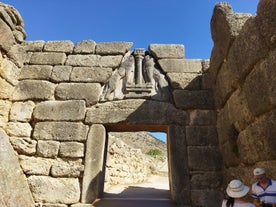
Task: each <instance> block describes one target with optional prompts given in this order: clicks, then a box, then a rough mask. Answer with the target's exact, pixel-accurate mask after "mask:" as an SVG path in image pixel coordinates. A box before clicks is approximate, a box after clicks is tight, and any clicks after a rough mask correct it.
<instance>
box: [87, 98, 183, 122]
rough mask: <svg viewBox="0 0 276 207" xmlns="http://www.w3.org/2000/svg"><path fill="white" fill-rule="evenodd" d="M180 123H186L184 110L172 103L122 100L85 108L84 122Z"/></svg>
mask: <svg viewBox="0 0 276 207" xmlns="http://www.w3.org/2000/svg"><path fill="white" fill-rule="evenodd" d="M122 121H126V122H127V123H131V124H154V125H156V124H173V123H175V124H180V125H185V123H187V114H186V112H185V111H182V110H178V109H176V108H175V107H174V106H173V105H172V104H170V103H165V102H155V101H146V100H139V99H137V100H124V101H114V102H106V103H103V104H97V105H95V106H92V107H91V108H89V109H88V110H87V114H86V118H85V122H86V123H90V124H91V123H119V122H122Z"/></svg>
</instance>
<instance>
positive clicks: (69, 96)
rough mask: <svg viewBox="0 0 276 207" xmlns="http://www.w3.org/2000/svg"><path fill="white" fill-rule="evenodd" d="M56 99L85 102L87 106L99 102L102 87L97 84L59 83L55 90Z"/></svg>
mask: <svg viewBox="0 0 276 207" xmlns="http://www.w3.org/2000/svg"><path fill="white" fill-rule="evenodd" d="M55 94H56V98H57V99H63V100H85V102H86V105H87V106H91V105H94V104H96V103H97V102H98V101H99V100H100V96H101V94H102V87H101V85H100V84H99V83H61V84H59V85H58V86H57V88H56V92H55Z"/></svg>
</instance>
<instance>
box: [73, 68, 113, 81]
mask: <svg viewBox="0 0 276 207" xmlns="http://www.w3.org/2000/svg"><path fill="white" fill-rule="evenodd" d="M111 75H112V68H102V67H74V68H73V70H72V73H71V76H70V80H71V81H74V82H96V83H105V82H107V80H108V79H109V78H110V77H111Z"/></svg>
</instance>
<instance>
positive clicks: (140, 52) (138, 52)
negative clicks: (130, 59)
mask: <svg viewBox="0 0 276 207" xmlns="http://www.w3.org/2000/svg"><path fill="white" fill-rule="evenodd" d="M133 54H134V57H135V60H136V61H135V65H136V71H135V72H136V79H135V81H136V82H135V83H136V85H141V84H142V83H143V71H142V67H143V65H142V63H143V59H144V56H145V49H135V50H134V53H133Z"/></svg>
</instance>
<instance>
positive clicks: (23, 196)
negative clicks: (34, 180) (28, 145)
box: [0, 129, 35, 207]
mask: <svg viewBox="0 0 276 207" xmlns="http://www.w3.org/2000/svg"><path fill="white" fill-rule="evenodd" d="M0 190H1V194H0V206H1V207H11V206H28V207H34V206H35V205H34V201H33V198H32V195H31V191H30V189H29V186H28V183H27V180H26V178H25V176H24V174H23V172H22V169H21V167H20V165H19V161H18V159H17V157H16V155H15V153H14V151H13V149H12V146H11V145H10V143H9V138H8V136H7V135H6V133H5V132H4V131H3V130H2V129H0Z"/></svg>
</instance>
